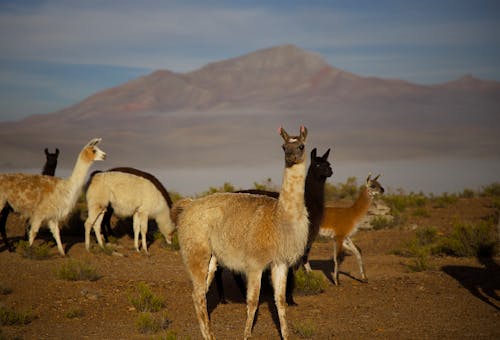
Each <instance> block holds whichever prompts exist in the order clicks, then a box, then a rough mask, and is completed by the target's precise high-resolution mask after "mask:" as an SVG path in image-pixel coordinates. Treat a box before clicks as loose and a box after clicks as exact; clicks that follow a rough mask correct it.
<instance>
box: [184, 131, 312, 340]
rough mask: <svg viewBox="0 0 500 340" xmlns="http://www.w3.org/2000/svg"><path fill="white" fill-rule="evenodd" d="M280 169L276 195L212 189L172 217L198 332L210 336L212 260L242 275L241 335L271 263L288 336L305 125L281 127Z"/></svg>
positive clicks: (303, 238) (300, 226) (303, 232)
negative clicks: (295, 131)
mask: <svg viewBox="0 0 500 340" xmlns="http://www.w3.org/2000/svg"><path fill="white" fill-rule="evenodd" d="M280 134H281V136H282V138H283V139H284V141H285V142H284V144H283V150H284V153H285V170H284V175H283V182H282V187H281V193H280V196H279V199H275V198H271V197H268V196H263V195H252V194H246V193H218V194H213V195H210V196H206V197H203V198H200V199H196V200H193V201H191V202H187V204H186V202H184V203H182V202H181V204H184V210H183V211H182V212H181V213H180V215H179V216H178V221H179V223H178V232H179V243H180V245H181V253H182V257H183V260H184V264H185V266H186V268H187V271H188V272H189V275H190V277H191V280H192V283H193V300H194V306H195V310H196V316H197V318H198V322H199V325H200V329H201V333H202V335H203V337H204V338H205V339H214V338H215V336H214V334H213V332H212V330H211V326H210V321H209V316H208V312H207V300H206V293H207V291H208V287H209V286H210V283H211V281H212V279H213V277H214V273H215V270H216V269H217V263H220V264H222V265H224V266H225V267H227V268H229V269H231V270H234V271H238V272H242V273H244V274H246V277H247V281H248V282H247V321H246V324H245V331H244V338H245V339H247V338H249V337H250V336H251V332H252V326H253V321H254V317H255V311H256V309H257V306H258V302H259V292H260V284H261V277H262V272H263V271H264V269H266V268H268V267H270V268H271V276H272V282H273V286H274V297H275V303H276V306H277V309H278V316H279V320H280V326H281V336H282V337H283V338H284V339H287V338H288V327H287V323H286V317H285V306H286V303H285V287H286V279H287V272H288V267H289V266H290V265H292V264H293V263H295V262H296V261H297V260H298V259H299V258H300V256H302V254H304V248H305V246H306V243H307V236H308V218H307V210H306V207H305V203H304V182H305V174H306V164H305V163H306V162H305V158H306V157H305V141H306V136H307V129H306V128H305V127H303V126H301V128H300V135H299V136H292V137H291V136H289V135H288V134H287V133H286V131H285V130H284V129H283V128H280Z"/></svg>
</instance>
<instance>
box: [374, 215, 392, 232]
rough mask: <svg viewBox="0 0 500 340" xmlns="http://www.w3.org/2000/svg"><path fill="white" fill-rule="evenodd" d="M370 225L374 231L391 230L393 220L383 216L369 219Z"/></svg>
mask: <svg viewBox="0 0 500 340" xmlns="http://www.w3.org/2000/svg"><path fill="white" fill-rule="evenodd" d="M370 224H371V226H372V227H373V229H374V230H381V229H387V228H392V227H393V226H394V219H390V218H387V217H384V216H375V217H373V218H372V219H371V221H370Z"/></svg>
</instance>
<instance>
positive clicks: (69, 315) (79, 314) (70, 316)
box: [66, 307, 84, 319]
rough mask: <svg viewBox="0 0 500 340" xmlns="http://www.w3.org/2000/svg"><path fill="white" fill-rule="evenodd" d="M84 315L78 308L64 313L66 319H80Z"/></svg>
mask: <svg viewBox="0 0 500 340" xmlns="http://www.w3.org/2000/svg"><path fill="white" fill-rule="evenodd" d="M83 315H84V312H83V309H81V308H79V307H75V308H71V309H70V310H69V311H67V312H66V317H67V318H68V319H74V318H81V317H82V316H83Z"/></svg>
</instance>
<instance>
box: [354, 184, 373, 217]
mask: <svg viewBox="0 0 500 340" xmlns="http://www.w3.org/2000/svg"><path fill="white" fill-rule="evenodd" d="M371 203H372V198H371V197H370V195H369V194H368V188H367V187H366V186H364V187H363V188H362V189H361V192H360V193H359V196H358V198H357V199H356V201H355V202H354V204H353V205H352V209H354V210H355V211H357V212H358V213H359V214H362V215H364V214H365V213H366V212H367V211H368V209H369V208H370V205H371Z"/></svg>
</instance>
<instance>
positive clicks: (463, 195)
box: [458, 189, 476, 198]
mask: <svg viewBox="0 0 500 340" xmlns="http://www.w3.org/2000/svg"><path fill="white" fill-rule="evenodd" d="M474 196H476V193H475V192H474V190H472V189H464V190H462V192H460V193H459V194H458V197H460V198H473V197H474Z"/></svg>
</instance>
